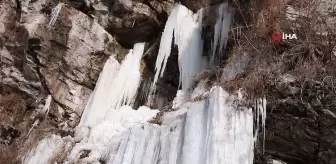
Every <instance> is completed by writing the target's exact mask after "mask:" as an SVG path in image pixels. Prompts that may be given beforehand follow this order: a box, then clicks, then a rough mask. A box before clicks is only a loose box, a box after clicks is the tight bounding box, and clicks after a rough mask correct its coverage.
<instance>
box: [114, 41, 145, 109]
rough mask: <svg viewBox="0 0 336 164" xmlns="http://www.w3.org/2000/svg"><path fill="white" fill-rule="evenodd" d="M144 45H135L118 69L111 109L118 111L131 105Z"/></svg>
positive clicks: (135, 91) (138, 80) (137, 81)
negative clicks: (124, 106) (121, 107)
mask: <svg viewBox="0 0 336 164" xmlns="http://www.w3.org/2000/svg"><path fill="white" fill-rule="evenodd" d="M144 47H145V43H137V44H135V45H134V47H133V50H130V52H129V53H128V54H127V56H126V58H125V60H124V61H123V63H122V65H121V66H120V69H119V71H118V73H117V75H116V77H115V79H114V80H113V83H112V88H113V89H114V90H113V92H114V94H113V95H112V97H111V99H110V101H111V102H110V103H111V106H110V108H112V109H119V107H120V106H122V105H132V103H133V102H134V98H135V96H136V93H137V89H138V87H139V85H140V81H141V73H140V71H139V70H140V60H141V57H142V55H143V52H144Z"/></svg>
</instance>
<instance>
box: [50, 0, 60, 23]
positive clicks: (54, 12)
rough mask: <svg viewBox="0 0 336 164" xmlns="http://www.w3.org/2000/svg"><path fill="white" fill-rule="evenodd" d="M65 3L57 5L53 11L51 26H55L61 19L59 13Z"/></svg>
mask: <svg viewBox="0 0 336 164" xmlns="http://www.w3.org/2000/svg"><path fill="white" fill-rule="evenodd" d="M62 7H63V3H59V4H57V6H55V7H54V8H53V9H52V10H51V17H50V21H49V26H54V24H55V23H56V21H57V18H58V17H59V13H60V11H61V10H62Z"/></svg>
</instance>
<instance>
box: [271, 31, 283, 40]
mask: <svg viewBox="0 0 336 164" xmlns="http://www.w3.org/2000/svg"><path fill="white" fill-rule="evenodd" d="M272 39H273V40H274V41H280V40H281V39H282V32H281V31H275V32H273V34H272Z"/></svg>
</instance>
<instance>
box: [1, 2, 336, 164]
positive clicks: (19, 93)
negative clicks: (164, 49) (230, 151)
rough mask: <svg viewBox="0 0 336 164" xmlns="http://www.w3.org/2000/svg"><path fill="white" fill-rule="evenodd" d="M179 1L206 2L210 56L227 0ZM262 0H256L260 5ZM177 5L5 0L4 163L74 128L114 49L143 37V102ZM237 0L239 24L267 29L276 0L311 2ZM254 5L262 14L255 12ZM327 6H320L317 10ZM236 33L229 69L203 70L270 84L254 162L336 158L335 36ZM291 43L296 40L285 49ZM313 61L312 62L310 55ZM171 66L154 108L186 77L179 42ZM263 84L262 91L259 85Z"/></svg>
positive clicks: (324, 163) (236, 82)
mask: <svg viewBox="0 0 336 164" xmlns="http://www.w3.org/2000/svg"><path fill="white" fill-rule="evenodd" d="M180 2H181V3H182V4H184V5H185V6H187V7H188V8H189V9H191V10H193V11H197V10H198V9H200V8H201V7H205V10H204V13H205V15H206V16H205V19H204V20H203V23H204V40H205V41H204V47H205V52H204V55H205V56H207V55H209V53H210V52H209V51H210V47H211V44H210V43H211V42H212V39H213V38H212V37H213V28H214V24H215V20H216V19H215V17H216V16H215V15H216V12H215V11H216V7H217V6H218V4H219V3H220V2H222V0H197V1H194V0H181V1H180ZM255 3H256V4H257V7H256V6H253V4H254V5H256V4H255ZM277 3H279V4H278V5H274V4H277ZM173 5H174V1H173V0H133V1H132V0H114V1H107V0H94V1H93V0H91V1H84V0H59V1H53V0H2V1H0V67H1V70H0V144H1V146H3V148H0V163H1V162H2V161H6V163H8V162H9V161H13V159H15V157H16V156H17V153H19V152H22V151H24V150H25V148H26V147H29V146H31V144H33V143H34V140H37V139H36V138H39V137H41V136H43V135H47V134H48V133H59V134H61V135H69V134H70V135H71V129H72V128H73V127H74V126H76V125H77V123H78V121H79V118H80V116H81V114H82V112H83V109H84V106H85V103H86V101H87V99H88V97H89V95H90V93H91V92H92V90H93V88H94V86H95V83H96V80H97V78H98V75H99V73H100V71H101V69H102V66H103V64H104V63H105V61H106V60H107V59H108V58H109V57H111V56H112V57H114V58H115V59H116V60H115V62H121V61H122V60H123V57H124V56H125V55H126V54H127V49H128V48H131V47H132V46H133V44H134V43H137V42H147V45H146V50H145V52H146V53H145V57H144V58H143V61H142V67H143V68H142V69H143V80H142V83H141V87H140V88H139V93H140V94H138V97H137V103H136V106H139V105H143V104H145V103H146V102H147V96H146V94H148V86H149V84H151V81H152V79H153V75H154V68H155V59H156V54H157V52H158V48H159V40H160V35H161V32H162V30H163V28H164V25H165V22H166V19H167V16H168V15H169V13H170V10H171V9H172V7H173ZM230 5H231V7H232V9H233V10H234V11H236V15H235V16H234V19H235V20H234V24H233V27H232V28H233V29H235V30H237V29H239V28H238V27H242V28H243V30H244V28H245V25H247V24H253V23H255V26H256V27H258V30H256V33H257V34H258V35H259V34H260V35H261V34H265V35H266V38H267V37H269V34H268V32H269V31H268V30H265V29H268V28H270V29H271V30H273V28H274V27H276V28H279V26H280V25H279V24H277V23H274V22H271V23H270V22H265V21H269V20H270V19H274V18H275V17H273V16H272V13H273V14H274V13H276V11H274V9H275V8H274V6H277V7H278V8H279V9H278V10H281V11H282V10H284V11H285V10H290V11H291V12H293V11H296V10H298V8H300V7H298V6H300V5H301V8H304V4H302V3H301V2H300V1H295V0H292V1H281V0H279V1H272V2H271V1H267V0H264V1H262V2H256V1H253V0H251V1H248V2H245V1H244V2H243V1H232V2H231V1H230ZM302 5H303V6H302ZM333 5H335V4H328V3H327V4H325V5H324V7H327V10H326V11H327V12H324V13H323V14H324V17H323V18H328V19H324V20H323V21H325V22H326V23H327V24H329V25H328V26H327V27H329V26H330V27H336V25H335V24H334V22H333V20H334V19H332V18H335V11H334V9H335V8H336V7H335V6H333ZM286 6H287V7H286ZM329 6H331V9H330V10H329ZM249 9H253V11H255V12H256V13H257V14H255V15H253V14H249V13H248V12H247V11H250V10H249ZM292 9H296V10H292ZM324 9H325V8H323V6H322V8H319V11H324ZM245 10H246V11H245ZM314 13H315V12H314ZM323 14H322V15H323ZM303 17H304V19H302V20H306V22H307V20H310V19H308V18H309V17H308V16H303ZM254 19H256V20H254ZM315 20H317V19H315ZM321 20H322V19H321ZM254 21H256V22H257V23H256V22H254ZM246 22H248V23H247V24H246ZM321 22H322V21H321ZM296 23H297V22H296ZM243 26H244V27H243ZM268 26H272V27H268ZM281 28H283V27H281ZM286 28H287V27H286ZM295 28H297V29H299V28H298V27H295ZM301 28H305V27H304V26H301ZM307 28H308V27H306V29H307ZM292 30H293V29H292ZM294 30H295V29H294ZM335 31H336V30H335V29H329V31H328V32H329V33H330V35H328V37H330V38H332V37H331V36H332V35H331V34H335ZM249 32H250V31H248V30H247V33H243V34H246V36H245V37H250V36H252V35H248V33H249ZM239 34H240V35H241V34H242V33H241V32H240V33H239V31H238V33H237V31H234V30H232V31H231V33H230V35H231V36H232V37H233V38H235V39H231V40H229V48H228V51H227V52H228V54H230V57H228V56H227V57H225V61H222V62H224V63H225V64H223V65H220V67H223V68H218V69H215V70H210V71H207V72H206V73H205V74H208V73H210V75H211V76H210V75H209V74H208V75H206V77H209V78H208V79H209V80H210V81H211V82H209V83H212V82H213V81H216V82H219V83H221V84H225V85H226V86H227V88H231V89H239V88H240V87H241V88H247V90H248V91H251V90H252V91H253V92H259V91H260V90H264V91H265V92H262V94H263V95H264V96H266V97H267V98H268V99H269V100H270V101H269V104H268V111H267V112H268V118H267V121H266V122H267V125H266V134H267V135H266V140H265V151H263V150H262V148H260V149H258V150H257V151H256V155H257V158H256V159H257V160H256V163H266V162H267V160H269V159H279V160H282V161H285V162H286V163H289V164H290V163H293V164H297V163H302V164H303V163H304V164H306V163H311V164H315V163H321V164H331V163H336V149H335V148H336V143H335V140H336V134H335V133H336V132H335V131H336V116H335V113H336V102H335V100H336V93H335V87H334V82H335V75H336V71H335V65H336V63H335V58H336V52H335V50H334V49H336V48H335V41H333V40H332V39H330V38H329V39H330V40H328V39H325V37H324V38H319V37H316V36H315V35H311V38H317V39H316V40H314V41H311V42H310V41H309V37H307V38H305V39H302V40H299V41H298V42H296V43H295V45H299V46H297V47H300V48H297V47H294V46H292V45H293V44H288V43H281V44H273V43H270V42H269V41H268V42H259V40H253V39H252V37H251V39H247V40H246V39H245V38H244V37H242V36H239ZM302 36H303V35H302ZM236 37H237V38H236ZM241 38H243V39H241ZM263 39H265V38H263ZM267 39H269V38H267ZM267 39H266V40H267ZM322 39H323V40H328V41H329V42H327V43H324V42H323V44H316V43H322V41H321V40H322ZM237 40H238V41H237ZM239 40H243V41H242V42H239ZM251 42H252V44H251ZM251 45H252V46H251ZM326 45H328V46H326ZM269 47H273V48H270V49H268V48H269ZM274 47H277V50H274ZM284 47H285V48H287V49H294V48H297V49H296V50H295V51H285V50H283V49H284ZM293 47H294V48H293ZM301 47H303V48H301ZM306 47H308V48H306ZM329 49H331V50H329ZM261 50H265V51H262V52H260V51H261ZM267 50H270V51H267ZM307 52H308V53H307ZM270 53H274V54H278V55H280V56H281V57H279V58H281V59H282V60H281V61H280V60H278V59H279V58H274V60H273V57H274V56H267V57H266V58H267V59H272V60H265V56H262V55H265V54H270ZM240 54H244V55H240ZM256 54H257V55H256ZM288 54H309V55H308V57H306V58H304V61H303V62H301V63H300V62H296V63H294V64H292V62H293V61H297V60H301V58H296V56H295V55H288ZM226 58H229V59H226ZM284 58H286V59H287V58H288V60H286V61H285V60H283V59H284ZM310 60H313V61H315V62H306V61H310ZM279 61H280V62H279ZM265 63H267V64H265ZM279 63H280V64H279ZM302 63H305V64H307V63H308V65H310V66H314V70H315V69H320V70H323V71H317V72H314V73H315V74H319V75H320V76H319V77H318V78H317V79H318V80H317V79H314V78H315V76H314V77H309V78H308V76H307V77H305V78H301V76H300V73H301V74H308V73H307V72H305V71H303V72H299V70H300V69H301V70H302V69H310V68H311V67H304V68H301V67H300V68H299V66H301V65H303V64H302ZM316 63H318V64H316ZM291 64H292V65H294V66H291ZM270 65H282V66H283V67H281V68H280V67H275V66H274V67H270ZM315 66H316V67H315ZM289 67H291V68H289ZM237 68H238V69H237ZM259 68H260V69H259ZM166 70H167V71H166V72H165V75H164V78H163V79H160V81H159V82H158V93H157V95H156V100H155V101H154V102H156V103H155V104H150V105H152V107H155V108H160V109H162V108H163V107H166V106H167V105H170V103H171V101H172V99H173V98H174V97H175V94H176V91H177V88H178V81H179V79H178V77H179V72H178V66H177V50H176V49H174V50H173V51H172V57H171V58H170V59H169V61H168V66H167V69H166ZM232 70H234V71H232ZM265 70H270V71H265ZM279 70H281V71H280V73H278V72H279ZM260 72H261V73H263V72H267V74H266V73H265V74H260ZM252 74H253V75H254V76H256V75H255V74H257V75H260V78H263V79H267V80H269V81H272V80H273V82H274V83H273V82H272V83H271V82H270V83H268V82H269V81H266V80H265V81H263V82H264V83H267V85H266V86H264V88H262V89H261V88H260V86H257V84H259V82H260V81H258V79H257V81H253V84H252V85H250V84H251V83H248V82H246V81H251V79H253V76H252ZM264 76H267V77H272V78H264ZM213 77H215V78H213ZM273 77H276V78H273ZM270 79H271V80H270ZM284 79H285V80H284ZM307 79H308V80H307ZM253 80H255V79H253ZM242 81H243V82H242ZM231 86H234V87H231ZM253 87H254V89H251V90H250V89H249V88H253ZM256 88H257V90H258V91H255V90H256ZM48 95H51V97H52V101H51V108H50V112H49V113H40V112H39V111H40V110H39V109H40V108H41V106H43V105H44V104H45V103H46V102H45V100H46V98H47V96H48ZM251 99H252V98H251ZM36 120H40V124H39V125H37V126H36V127H35V128H34V129H33V130H32V133H31V134H28V131H29V130H30V128H31V127H32V124H33V123H34V122H35V121H36ZM27 138H28V139H27ZM261 147H262V146H261ZM263 152H264V153H263ZM8 154H10V155H12V156H10V155H8ZM14 162H15V161H14ZM16 162H17V161H16Z"/></svg>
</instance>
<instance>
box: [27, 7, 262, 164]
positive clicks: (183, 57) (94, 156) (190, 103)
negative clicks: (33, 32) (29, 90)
mask: <svg viewBox="0 0 336 164" xmlns="http://www.w3.org/2000/svg"><path fill="white" fill-rule="evenodd" d="M221 7H222V9H220V10H223V11H225V4H224V5H221ZM226 7H227V6H226ZM223 11H221V12H223ZM224 13H225V12H224ZM200 14H201V11H200V12H199V13H198V14H193V13H192V12H191V11H190V10H188V9H187V8H186V7H184V6H182V5H180V4H177V5H176V6H175V7H174V9H173V11H172V14H171V15H170V17H169V18H168V21H167V24H166V27H165V30H164V33H163V35H162V38H161V45H160V50H159V55H158V59H157V62H156V69H157V70H156V75H155V80H154V83H153V86H155V83H156V81H157V79H158V77H159V76H162V75H163V71H164V69H165V66H166V62H167V58H168V57H169V55H170V51H171V50H170V48H171V44H172V37H173V35H174V39H175V40H174V43H175V44H176V45H177V47H178V49H179V69H180V72H181V77H180V83H182V90H180V91H178V93H177V96H176V98H175V100H174V106H173V108H174V111H172V112H166V113H164V114H163V116H160V117H159V118H158V115H157V114H158V112H159V111H158V110H151V109H149V108H147V107H144V106H142V107H140V108H139V109H138V110H133V109H132V108H131V106H129V105H131V104H132V101H133V100H134V96H135V95H136V90H137V88H138V86H139V82H140V78H141V77H140V72H139V70H140V60H141V57H142V54H143V51H144V44H143V43H139V44H136V45H134V48H133V50H130V52H129V54H128V55H127V56H126V58H125V60H124V61H123V63H122V65H121V66H119V63H118V62H117V61H116V60H114V59H113V58H110V59H109V60H108V61H107V62H106V64H105V66H104V69H103V71H102V72H101V74H100V77H99V79H98V82H97V85H96V87H95V90H94V92H93V93H92V94H91V96H90V98H89V100H88V102H87V105H86V107H85V110H84V113H83V115H82V118H81V121H80V123H79V125H78V127H77V128H76V129H75V136H74V137H64V138H61V137H60V136H52V137H49V138H45V139H43V140H42V141H41V142H40V143H39V144H38V146H37V147H36V148H34V149H33V150H31V151H30V152H29V153H28V154H27V155H26V156H25V158H24V160H23V163H25V164H30V163H34V164H35V163H37V164H44V163H47V162H49V161H50V160H51V159H53V158H54V156H53V155H55V153H57V152H59V151H60V150H63V147H65V149H64V150H63V151H64V152H66V154H67V156H66V157H65V159H64V160H63V162H64V163H65V164H72V163H93V164H98V163H107V164H191V163H192V164H221V163H227V164H252V163H253V155H254V151H253V149H254V143H255V142H256V141H257V135H258V132H259V123H261V125H262V126H263V128H262V130H263V133H265V132H264V126H265V118H266V99H258V100H257V102H256V112H255V113H253V112H252V109H248V108H245V107H238V106H237V103H236V102H237V99H239V101H240V100H242V99H243V96H242V95H239V97H237V96H233V95H230V94H229V93H227V92H225V91H224V90H223V89H222V88H221V87H217V86H215V87H213V88H212V89H211V90H208V89H206V88H207V87H206V85H205V83H203V84H202V83H200V84H199V85H198V86H197V87H196V89H195V90H194V91H193V92H191V91H190V90H189V89H190V86H191V84H192V82H193V78H194V76H195V75H196V74H197V73H198V72H199V70H200V69H201V67H200V66H201V65H202V63H204V58H203V57H202V56H201V54H202V45H203V44H202V39H201V25H200V23H199V22H198V21H197V20H196V19H197V17H198V16H199V15H200ZM224 17H225V16H224ZM223 19H225V18H223V17H221V20H220V25H218V26H219V28H223V27H224V28H226V27H227V26H226V25H223V22H224V23H225V22H226V21H223ZM228 22H229V21H228ZM226 23H227V22H226ZM217 28H218V27H217ZM217 30H218V29H217ZM217 33H218V34H220V37H219V38H216V39H217V42H216V47H217V44H218V42H219V44H220V46H219V47H220V49H222V48H221V47H222V46H224V45H225V36H227V34H225V32H222V30H219V31H217ZM223 38H224V39H223ZM215 51H216V50H215ZM220 51H221V50H220ZM202 61H203V62H202ZM153 86H152V88H155V87H153ZM188 94H189V95H190V99H188V100H187V99H185V97H187V96H186V95H188ZM200 96H201V99H198V98H199V97H200ZM197 99H198V100H197ZM155 116H157V117H156V119H154V120H159V121H158V123H161V124H160V125H157V124H153V123H148V122H147V121H148V120H150V119H151V118H153V117H155ZM260 117H261V119H260ZM255 119H256V123H255V121H254V120H255ZM254 128H256V129H255V130H254ZM49 142H51V143H49ZM69 143H70V144H69ZM47 144H50V145H52V146H51V147H47V146H46V145H47ZM67 145H70V146H67ZM60 147H61V148H62V149H60ZM85 152H86V153H85Z"/></svg>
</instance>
